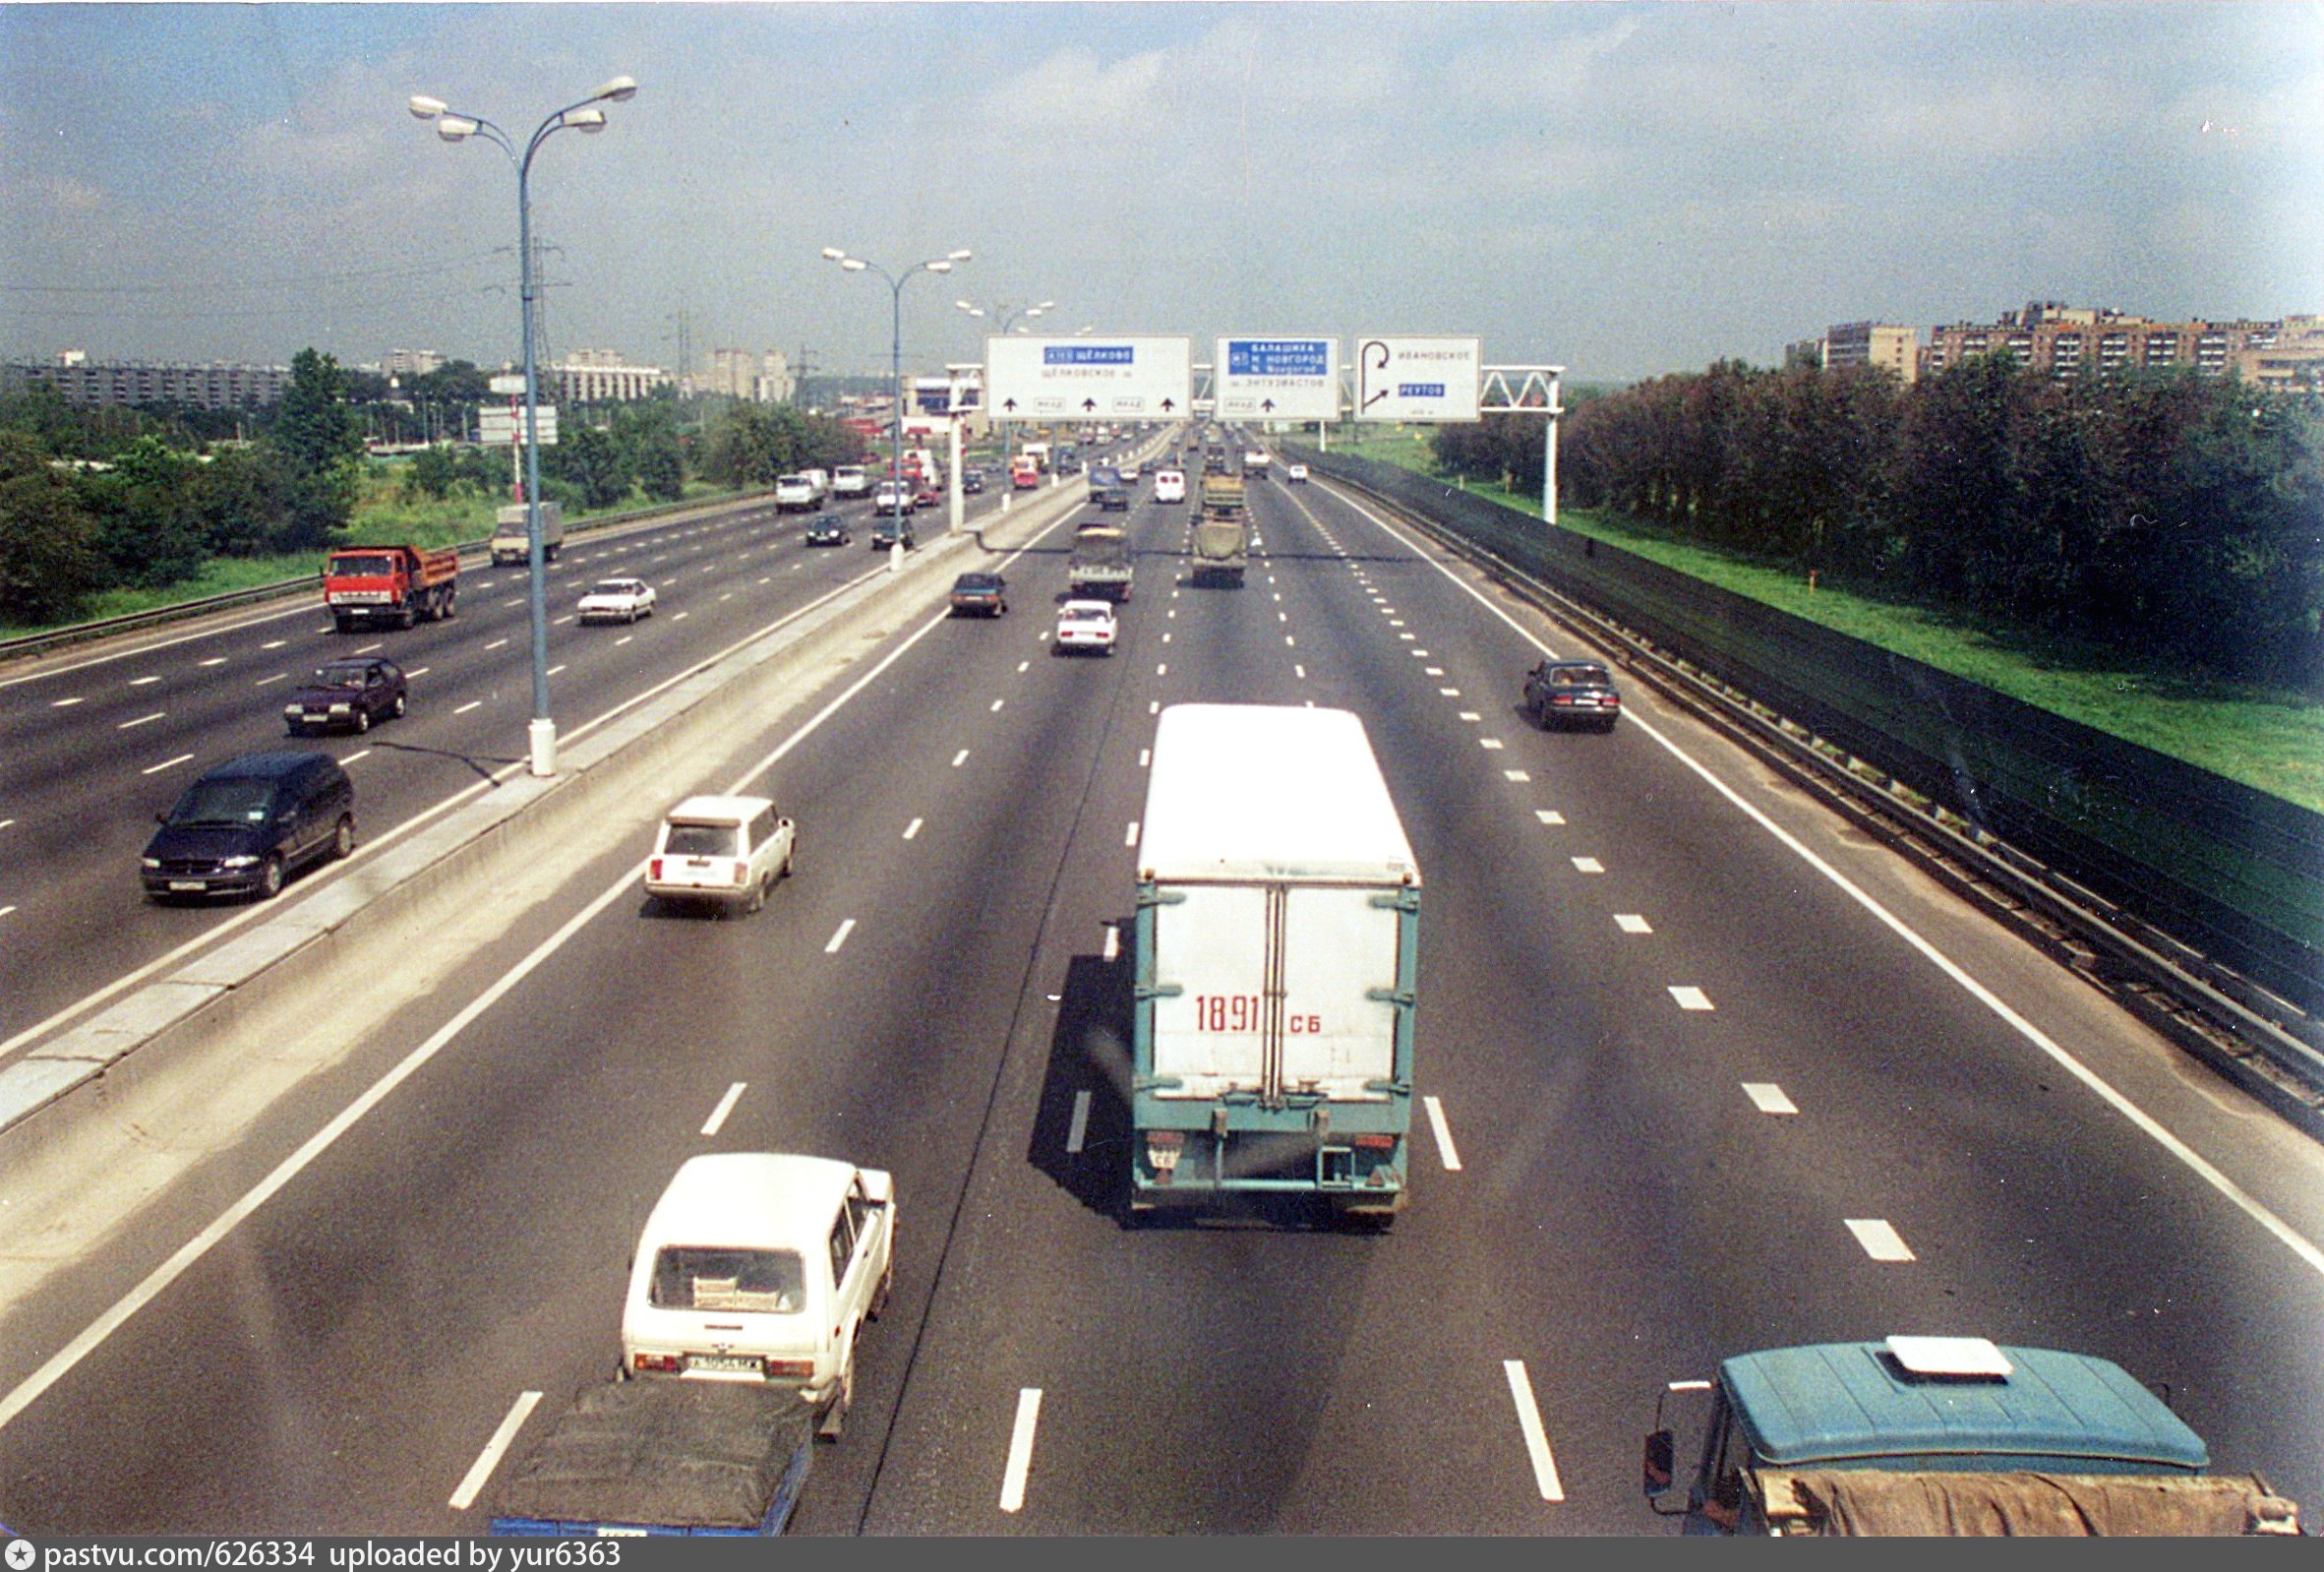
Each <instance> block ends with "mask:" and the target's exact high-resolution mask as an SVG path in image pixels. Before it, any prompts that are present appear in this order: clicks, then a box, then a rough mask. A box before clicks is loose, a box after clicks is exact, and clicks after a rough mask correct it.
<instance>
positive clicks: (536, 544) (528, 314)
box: [411, 77, 637, 775]
mask: <svg viewBox="0 0 2324 1572" xmlns="http://www.w3.org/2000/svg"><path fill="white" fill-rule="evenodd" d="M636 96H637V81H636V79H635V78H633V77H616V78H614V79H613V80H612V81H611V82H607V83H605V84H603V85H602V86H600V87H599V88H598V90H597V91H595V92H592V93H591V94H589V96H588V97H586V98H583V99H581V100H580V102H578V103H570V104H567V105H566V106H565V107H564V108H563V109H560V110H558V111H557V112H556V113H555V114H553V115H551V116H549V118H548V119H546V120H544V121H542V122H541V123H540V125H538V126H537V127H535V128H534V130H533V134H532V136H531V137H530V138H528V139H527V140H526V142H525V144H524V151H522V152H521V153H520V152H518V151H516V144H515V142H514V141H513V140H512V139H511V138H510V137H509V136H508V134H507V132H505V131H503V130H502V129H501V128H500V127H499V126H496V125H494V124H493V123H492V122H491V121H490V120H487V119H485V118H484V117H483V116H482V115H464V114H455V113H453V112H452V110H451V108H450V107H449V106H448V105H447V104H446V103H445V101H444V100H443V99H442V98H430V97H426V96H424V95H421V94H417V93H415V94H413V96H412V99H411V112H412V114H413V116H414V117H415V118H417V119H420V120H433V121H435V122H436V134H437V135H438V136H439V137H442V138H443V139H444V140H445V141H447V142H465V141H467V140H468V139H469V138H470V137H482V138H483V139H484V140H485V141H487V142H489V143H491V144H492V145H493V146H495V147H497V148H499V149H500V150H501V151H503V152H505V153H507V155H508V162H509V163H510V164H512V165H514V166H515V169H516V258H517V270H518V278H519V280H520V283H519V288H518V291H517V292H518V294H519V296H520V297H521V298H522V301H523V310H524V470H525V473H524V532H525V554H526V556H527V557H528V559H529V560H530V563H531V580H532V589H531V595H530V597H529V598H530V601H531V607H532V611H531V620H532V654H533V715H532V725H531V727H530V728H529V729H528V731H527V733H526V741H527V744H528V748H527V752H528V753H529V755H530V756H531V766H532V772H533V773H534V774H535V775H554V774H556V773H557V723H556V722H555V721H554V720H551V719H550V718H549V586H548V572H547V567H546V563H545V559H544V557H543V554H542V550H541V443H540V436H541V412H540V379H539V377H538V375H537V374H536V372H535V369H534V366H533V298H534V293H535V285H534V283H533V215H532V171H533V154H534V153H536V152H538V151H541V144H542V143H544V142H547V141H548V140H549V139H550V138H551V137H553V136H555V135H556V134H557V133H558V132H560V131H585V132H587V133H589V134H590V135H592V136H594V135H596V134H597V133H598V132H600V131H603V130H604V129H605V111H604V110H603V109H595V108H591V107H590V105H592V104H598V103H627V102H628V101H629V100H630V99H631V98H634V97H636Z"/></svg>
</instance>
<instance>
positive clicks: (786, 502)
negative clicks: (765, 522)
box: [775, 475, 823, 514]
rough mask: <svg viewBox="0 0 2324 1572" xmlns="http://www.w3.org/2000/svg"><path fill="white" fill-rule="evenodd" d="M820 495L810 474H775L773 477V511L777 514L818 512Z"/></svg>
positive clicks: (820, 502)
mask: <svg viewBox="0 0 2324 1572" xmlns="http://www.w3.org/2000/svg"><path fill="white" fill-rule="evenodd" d="M822 507H823V499H822V496H821V495H820V494H819V493H818V492H817V491H816V490H815V477H814V476H812V475H777V476H776V477H775V512H777V513H779V514H811V513H817V512H820V511H821V509H822Z"/></svg>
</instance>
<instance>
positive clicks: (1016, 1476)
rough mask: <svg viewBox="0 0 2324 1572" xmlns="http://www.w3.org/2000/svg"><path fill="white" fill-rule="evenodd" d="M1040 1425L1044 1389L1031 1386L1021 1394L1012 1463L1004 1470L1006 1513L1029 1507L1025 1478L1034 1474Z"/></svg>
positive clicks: (1002, 1503) (1012, 1434)
mask: <svg viewBox="0 0 2324 1572" xmlns="http://www.w3.org/2000/svg"><path fill="white" fill-rule="evenodd" d="M1040 1423H1041V1388H1040V1387H1038V1386H1029V1387H1026V1388H1024V1389H1023V1390H1022V1391H1020V1392H1018V1394H1017V1422H1016V1424H1015V1425H1014V1426H1013V1427H1012V1428H1011V1429H1010V1431H1009V1460H1008V1463H1007V1465H1006V1466H1005V1467H1004V1468H1003V1469H1002V1470H1001V1476H1000V1509H1001V1510H1002V1511H1003V1512H1014V1511H1016V1510H1018V1509H1019V1508H1020V1507H1022V1506H1024V1504H1025V1477H1026V1475H1028V1474H1030V1473H1031V1472H1032V1471H1033V1432H1034V1430H1035V1428H1036V1427H1037V1426H1039V1424H1040Z"/></svg>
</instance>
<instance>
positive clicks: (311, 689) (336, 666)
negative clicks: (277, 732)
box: [282, 655, 406, 737]
mask: <svg viewBox="0 0 2324 1572" xmlns="http://www.w3.org/2000/svg"><path fill="white" fill-rule="evenodd" d="M405 686H406V685H405V683H404V680H403V668H402V667H401V666H398V665H396V664H395V663H394V662H393V661H391V660H386V659H383V658H382V657H380V656H377V655H371V656H359V657H356V658H354V659H350V660H334V661H332V662H330V663H329V664H328V665H327V666H318V667H316V668H315V675H314V676H313V677H311V678H309V679H308V680H307V681H306V682H304V683H301V684H300V685H299V686H298V687H297V688H296V689H293V690H292V691H291V695H290V697H289V699H288V700H286V701H285V702H284V704H283V706H282V725H283V729H284V730H286V731H288V732H289V733H290V734H291V736H293V737H299V736H303V735H305V734H306V733H308V732H310V731H330V730H333V729H334V728H337V727H341V726H343V727H346V728H347V729H348V730H350V731H359V732H367V731H370V730H371V723H372V722H373V721H375V720H392V719H394V718H395V717H396V716H398V715H400V714H402V713H403V708H404V690H405Z"/></svg>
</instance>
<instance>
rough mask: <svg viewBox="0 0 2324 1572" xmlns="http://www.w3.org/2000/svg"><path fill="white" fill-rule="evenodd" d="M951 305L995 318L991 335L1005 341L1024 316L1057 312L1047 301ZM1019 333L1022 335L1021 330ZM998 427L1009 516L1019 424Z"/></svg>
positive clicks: (1003, 493)
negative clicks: (1033, 303)
mask: <svg viewBox="0 0 2324 1572" xmlns="http://www.w3.org/2000/svg"><path fill="white" fill-rule="evenodd" d="M952 304H953V305H954V306H955V307H957V308H958V309H960V310H962V311H965V312H967V313H968V314H969V315H970V316H972V317H983V316H990V317H992V318H993V319H994V321H995V323H996V324H997V326H995V327H994V328H993V330H992V331H993V332H994V333H996V334H999V335H1002V336H1004V337H1005V336H1006V335H1007V333H1008V331H1009V325H1010V324H1011V323H1014V322H1015V321H1016V320H1017V319H1018V317H1020V316H1022V317H1024V318H1025V319H1026V320H1027V321H1031V320H1032V319H1033V318H1035V317H1038V316H1040V315H1041V314H1042V313H1043V312H1046V311H1054V310H1056V309H1057V303H1056V302H1055V301H1054V300H1044V301H1043V302H1041V304H1039V305H1037V306H1011V305H1006V304H1001V305H995V306H992V307H990V308H986V307H983V306H973V305H971V304H969V302H967V301H965V300H955V301H954V302H953V303H952ZM1018 331H1019V332H1023V330H1022V329H1020V330H1018ZM984 413H985V416H986V419H987V420H988V421H989V420H990V418H991V415H992V410H991V409H990V407H989V406H988V407H987V408H986V409H985V411H984ZM954 418H955V420H956V421H957V419H958V417H957V416H955V417H954ZM999 426H1000V474H1001V479H1002V481H1003V482H1004V483H1005V484H1004V485H1003V487H1002V489H1001V494H1000V507H1001V512H1003V513H1006V512H1008V507H1009V498H1010V496H1011V494H1012V493H1014V492H1015V491H1016V489H1017V487H1016V482H1015V481H1014V480H1012V479H1010V476H1009V464H1010V462H1011V461H1012V460H1013V459H1014V458H1015V457H1016V449H1017V431H1016V426H1017V423H1016V422H1015V421H1013V420H1002V421H1000V422H999ZM956 467H957V466H956Z"/></svg>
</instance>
